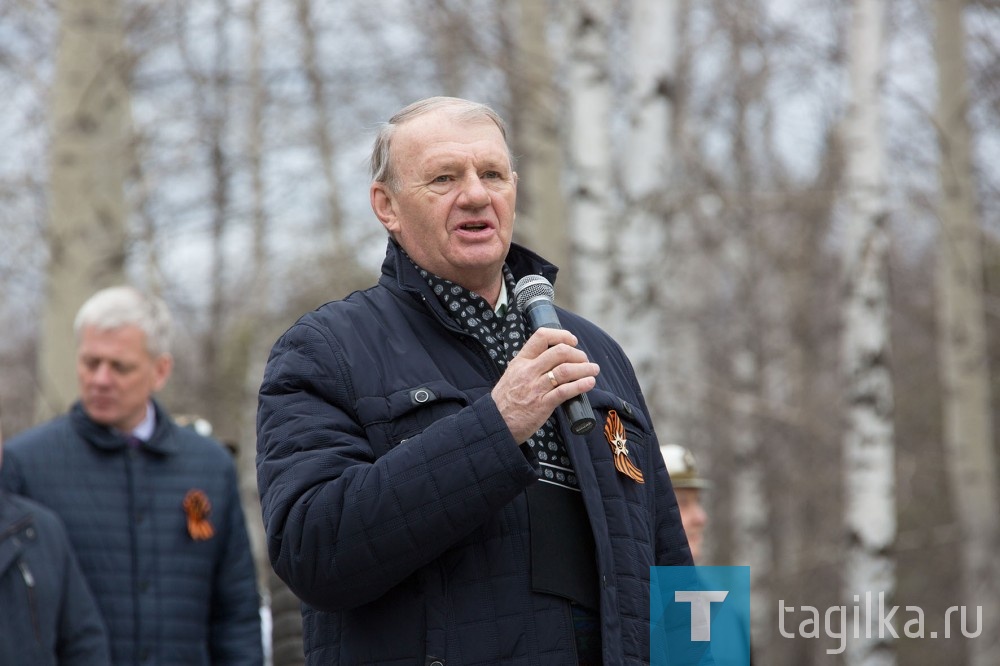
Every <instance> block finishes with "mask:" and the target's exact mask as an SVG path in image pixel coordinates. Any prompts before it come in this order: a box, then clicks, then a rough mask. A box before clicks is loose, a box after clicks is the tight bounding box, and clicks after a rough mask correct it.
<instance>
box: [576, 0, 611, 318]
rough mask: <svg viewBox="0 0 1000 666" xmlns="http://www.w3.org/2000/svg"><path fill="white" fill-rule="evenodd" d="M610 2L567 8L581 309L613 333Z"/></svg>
mask: <svg viewBox="0 0 1000 666" xmlns="http://www.w3.org/2000/svg"><path fill="white" fill-rule="evenodd" d="M611 10H612V7H611V2H610V0H582V1H581V2H580V3H578V4H577V5H576V6H575V7H573V8H571V9H570V10H569V12H570V16H569V21H570V30H569V39H570V42H571V46H570V53H569V54H568V56H569V65H568V68H569V76H568V79H569V86H568V89H569V92H568V94H569V115H570V121H569V127H570V130H569V145H570V148H569V153H570V161H571V164H572V166H571V168H572V170H573V174H574V186H573V187H572V189H571V192H570V206H571V224H572V227H573V232H572V235H571V237H572V239H573V252H574V254H573V261H574V273H575V275H576V278H577V280H576V282H575V284H574V285H572V286H573V287H574V289H575V292H576V293H575V295H574V299H575V302H576V306H577V310H578V311H579V312H580V313H581V314H582V315H583V316H585V317H588V318H590V319H592V320H593V321H595V322H597V323H598V324H599V325H603V326H605V327H606V328H608V329H609V330H612V331H614V330H615V324H616V317H615V315H614V313H613V312H612V310H613V299H612V298H611V296H612V294H613V291H612V287H613V283H612V279H613V276H612V271H611V261H610V259H609V254H610V251H611V246H612V243H613V242H615V241H614V237H613V234H612V228H613V223H614V212H613V206H614V203H613V200H614V183H615V178H614V167H613V155H612V150H611V134H610V132H611V101H612V85H611V77H610V75H609V72H608V54H609V52H610V49H609V44H608V39H609V32H610V23H611Z"/></svg>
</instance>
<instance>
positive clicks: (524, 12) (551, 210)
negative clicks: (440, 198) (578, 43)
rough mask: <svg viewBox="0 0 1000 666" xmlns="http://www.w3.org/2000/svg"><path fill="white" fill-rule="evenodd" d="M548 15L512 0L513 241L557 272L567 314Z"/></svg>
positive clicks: (533, 0) (566, 254)
mask: <svg viewBox="0 0 1000 666" xmlns="http://www.w3.org/2000/svg"><path fill="white" fill-rule="evenodd" d="M548 15H549V10H548V7H547V4H546V3H544V2H538V0H518V16H519V23H518V30H517V33H516V34H517V37H516V46H515V49H514V50H515V52H516V55H515V62H516V64H515V66H514V67H513V68H512V70H513V71H512V73H511V74H510V76H511V97H512V99H513V100H514V104H513V105H512V106H514V107H516V110H515V112H514V113H515V115H514V116H513V117H514V118H516V119H517V125H516V127H515V126H512V127H511V129H512V130H513V132H512V140H513V141H515V142H516V144H515V146H514V153H515V154H516V155H517V156H518V163H517V171H518V198H517V206H518V218H517V219H518V224H517V229H516V233H517V234H518V235H519V238H518V240H519V241H521V242H523V243H525V244H526V245H527V246H528V247H531V248H532V249H533V250H535V251H536V252H538V253H539V254H541V255H542V256H543V257H545V258H546V259H548V260H549V261H551V262H552V263H553V264H555V265H556V266H558V267H559V283H558V285H559V286H558V288H557V289H556V296H557V301H558V302H559V303H560V304H561V305H563V306H565V307H568V308H573V307H574V303H573V289H572V285H573V284H574V283H575V280H574V277H573V266H572V264H571V262H570V232H569V217H568V214H567V204H566V196H565V192H564V188H563V186H562V174H563V166H564V161H563V149H562V139H563V136H562V134H561V133H560V131H559V127H560V120H559V118H558V113H557V108H558V100H557V98H556V96H555V94H554V81H555V76H554V74H553V70H554V66H553V64H552V57H551V55H550V53H549V47H548V42H547V41H546V37H545V34H546V30H547V29H548Z"/></svg>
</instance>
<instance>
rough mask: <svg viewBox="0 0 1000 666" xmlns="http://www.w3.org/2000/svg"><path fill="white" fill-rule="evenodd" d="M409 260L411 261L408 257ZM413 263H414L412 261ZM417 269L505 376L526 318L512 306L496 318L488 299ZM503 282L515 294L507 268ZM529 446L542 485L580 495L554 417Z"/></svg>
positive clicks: (521, 341)
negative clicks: (552, 485)
mask: <svg viewBox="0 0 1000 666" xmlns="http://www.w3.org/2000/svg"><path fill="white" fill-rule="evenodd" d="M407 258H409V257H407ZM410 262H411V263H413V260H412V259H410ZM413 265H414V267H415V268H416V269H417V271H419V273H420V276H421V277H422V278H424V279H425V280H426V281H427V284H428V285H430V287H431V289H432V290H433V291H434V294H435V295H436V296H437V298H438V300H439V301H440V302H441V305H443V306H444V307H445V309H446V310H447V311H448V312H449V314H451V317H452V318H453V319H454V320H455V321H456V322H457V323H458V325H459V326H461V327H462V329H463V330H465V331H467V332H468V333H469V334H470V335H472V336H473V337H474V338H475V339H476V340H478V341H479V343H480V344H482V345H483V347H484V348H485V349H486V351H487V352H488V353H489V355H490V358H491V359H493V361H494V363H496V364H497V367H498V368H500V371H501V372H502V371H503V370H504V369H505V368H506V367H507V363H508V362H510V361H511V360H513V358H514V357H515V356H517V353H518V351H520V349H521V346H522V345H523V344H524V341H525V340H526V339H527V337H528V336H527V328H526V326H525V324H524V316H523V315H522V314H521V311H520V310H519V309H518V308H517V306H516V304H514V303H513V302H511V303H510V304H509V307H508V308H507V309H506V312H505V314H504V315H503V316H502V317H501V316H499V315H497V314H496V313H495V312H494V311H493V308H492V307H490V304H489V303H488V302H487V301H486V299H485V298H483V297H482V296H480V295H479V294H477V293H475V292H473V291H469V290H468V289H466V288H465V287H462V286H461V285H457V284H455V283H454V282H452V281H450V280H446V279H444V278H441V277H438V276H437V275H434V274H432V273H430V272H428V271H426V270H424V269H423V268H420V267H419V266H417V265H416V264H415V263H414V264H413ZM503 279H504V282H505V283H506V285H507V293H508V294H509V295H512V294H513V293H514V285H515V282H514V274H513V273H511V271H510V269H509V268H508V267H507V265H506V264H504V267H503ZM527 444H528V446H530V447H531V450H532V451H533V452H534V453H535V456H536V457H537V458H538V461H539V464H540V465H541V467H542V478H541V479H539V480H540V481H544V482H547V483H551V484H554V485H557V486H562V487H564V488H569V489H571V490H576V491H579V485H578V483H577V479H576V474H575V473H574V471H573V466H572V464H571V463H570V460H569V454H568V453H567V451H566V445H565V444H564V443H563V441H562V438H561V437H560V436H559V434H558V432H557V431H556V424H555V417H554V416H553V417H549V420H548V421H546V422H545V423H544V424H542V427H541V428H539V429H538V430H537V431H536V432H535V434H534V436H533V437H529V438H528V441H527Z"/></svg>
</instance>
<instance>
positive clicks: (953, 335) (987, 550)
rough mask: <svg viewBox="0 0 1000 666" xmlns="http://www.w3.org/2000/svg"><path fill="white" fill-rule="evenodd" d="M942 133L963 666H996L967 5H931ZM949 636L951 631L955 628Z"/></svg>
mask: <svg viewBox="0 0 1000 666" xmlns="http://www.w3.org/2000/svg"><path fill="white" fill-rule="evenodd" d="M933 4H934V9H935V18H936V24H937V25H936V39H935V55H936V59H937V66H938V103H937V117H936V121H937V127H938V130H939V132H940V135H939V145H940V156H939V160H940V166H939V172H940V179H941V204H940V221H941V239H940V241H939V242H938V265H937V275H936V277H937V299H938V300H937V314H938V350H939V357H940V369H941V382H942V388H943V393H944V405H943V408H944V415H943V416H944V440H945V441H944V443H945V452H946V460H947V462H948V473H949V477H950V486H951V497H952V504H953V506H954V511H955V517H956V522H958V524H959V525H960V528H961V535H962V539H961V543H960V545H959V550H960V556H961V562H962V587H963V590H962V599H961V600H959V599H955V600H952V602H951V603H954V604H960V603H961V604H964V605H965V606H966V607H967V608H968V611H969V612H970V616H971V617H976V614H975V613H976V607H977V606H981V607H982V623H983V625H982V626H981V629H982V633H981V634H980V635H979V636H978V637H977V638H976V639H974V640H970V641H967V642H966V645H967V646H968V663H969V664H970V665H971V666H987V664H989V665H993V664H996V663H997V659H998V657H997V654H998V651H1000V647H998V643H1000V584H998V581H997V575H998V573H1000V568H998V563H997V552H998V550H997V548H998V530H1000V527H998V514H997V512H998V506H1000V505H998V497H997V472H996V456H995V453H994V449H993V422H992V418H991V412H990V403H991V396H990V374H989V372H990V371H989V357H988V352H987V344H986V322H985V314H984V304H983V282H982V280H983V273H982V269H983V258H982V251H981V247H982V233H981V231H980V228H979V223H978V219H977V213H976V200H975V186H974V179H973V175H972V145H971V144H972V141H971V138H970V129H969V124H968V119H967V117H966V113H967V110H968V106H969V97H968V93H967V90H968V87H967V86H968V83H967V82H968V74H967V72H966V64H965V55H964V51H963V49H964V47H965V36H964V30H963V27H962V7H963V6H964V3H960V2H956V1H954V0H935V2H934V3H933ZM953 630H954V627H953Z"/></svg>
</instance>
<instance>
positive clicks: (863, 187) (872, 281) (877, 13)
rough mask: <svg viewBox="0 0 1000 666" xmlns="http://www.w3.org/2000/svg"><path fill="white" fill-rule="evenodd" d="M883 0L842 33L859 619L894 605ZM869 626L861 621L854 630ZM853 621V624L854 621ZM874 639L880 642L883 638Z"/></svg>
mask: <svg viewBox="0 0 1000 666" xmlns="http://www.w3.org/2000/svg"><path fill="white" fill-rule="evenodd" d="M884 17H885V3H884V2H883V1H882V0H855V1H854V4H853V11H852V14H851V24H850V29H849V36H848V43H849V49H848V53H849V56H848V58H849V63H848V70H849V74H850V94H851V97H850V102H849V109H848V114H847V120H846V127H845V135H846V137H845V146H846V162H847V164H846V179H847V182H846V192H845V194H846V207H847V211H846V214H847V219H846V220H845V222H846V228H845V234H844V264H843V270H844V279H845V281H846V285H845V287H846V289H845V299H846V300H845V302H844V315H845V316H844V331H843V336H844V338H843V368H844V371H845V374H846V380H847V386H846V396H847V405H846V410H847V414H846V417H847V418H846V424H845V433H844V478H845V503H846V507H845V509H846V510H845V519H846V527H847V536H848V547H847V560H846V562H845V564H844V566H845V569H844V585H845V591H846V596H847V599H846V600H845V602H846V603H847V605H848V606H850V607H852V609H853V611H852V612H853V613H855V614H856V613H858V612H860V611H859V606H860V607H861V608H864V607H865V605H864V604H863V603H860V604H859V600H864V599H865V598H866V597H865V594H866V593H869V592H870V593H872V594H873V595H879V594H881V593H884V594H885V597H884V598H885V603H886V605H889V606H891V605H892V600H893V596H894V593H895V563H894V561H893V559H892V558H891V556H890V553H889V551H890V549H891V547H892V545H893V542H894V540H895V535H896V505H895V477H894V461H895V454H894V430H893V422H892V406H893V392H892V380H891V377H890V373H889V305H890V304H889V284H888V262H887V254H888V234H887V229H886V225H887V219H888V210H887V203H886V195H885V173H884V166H883V165H884V150H883V148H882V134H881V126H880V106H881V105H880V88H879V79H880V75H881V73H882V62H883V55H882V53H883V22H884ZM870 620H871V618H860V622H861V626H865V624H866V623H867V622H868V621H870ZM852 621H858V620H855V619H852ZM868 636H869V634H868V633H867V632H861V635H860V636H856V635H852V636H850V637H849V640H848V644H847V659H846V661H847V663H848V664H849V665H850V666H890V665H892V664H895V651H894V648H893V646H892V643H891V642H890V641H891V637H889V636H887V635H882V634H881V632H879V633H876V634H875V635H873V636H871V637H868ZM880 636H881V637H880Z"/></svg>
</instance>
